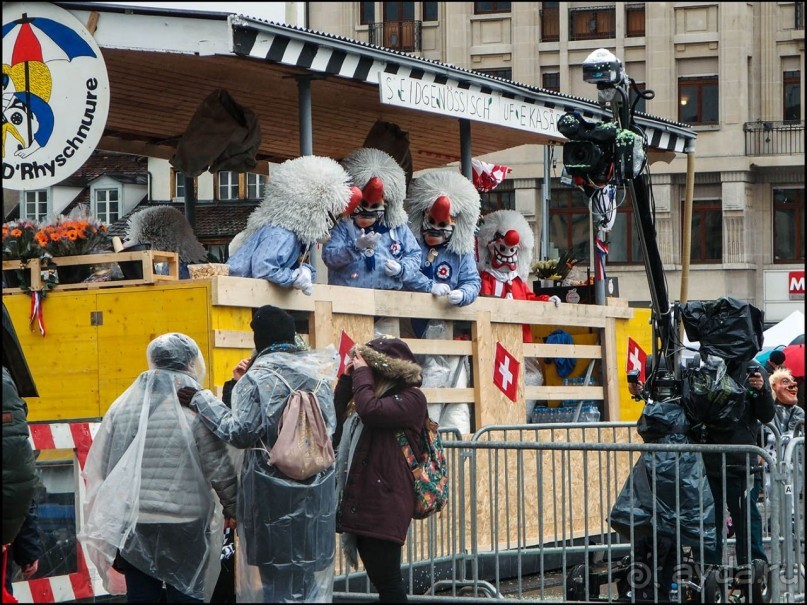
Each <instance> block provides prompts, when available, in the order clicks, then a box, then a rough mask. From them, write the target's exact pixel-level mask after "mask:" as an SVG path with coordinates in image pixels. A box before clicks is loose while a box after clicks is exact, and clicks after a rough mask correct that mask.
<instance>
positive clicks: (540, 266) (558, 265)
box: [530, 250, 580, 282]
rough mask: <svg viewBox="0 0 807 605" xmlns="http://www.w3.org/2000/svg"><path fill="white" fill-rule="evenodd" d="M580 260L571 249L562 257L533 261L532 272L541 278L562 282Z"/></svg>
mask: <svg viewBox="0 0 807 605" xmlns="http://www.w3.org/2000/svg"><path fill="white" fill-rule="evenodd" d="M579 262H580V260H579V259H576V258H574V254H573V253H572V251H571V250H569V251H568V252H564V253H563V254H561V255H560V258H550V259H547V258H545V259H544V260H537V261H534V262H533V263H532V266H531V267H530V272H531V273H534V274H535V275H536V276H537V277H538V278H539V279H541V280H549V281H552V282H562V281H563V280H564V279H566V277H567V276H568V275H569V271H571V270H572V268H573V267H574V266H575V265H576V264H577V263H579Z"/></svg>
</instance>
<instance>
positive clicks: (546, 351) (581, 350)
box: [524, 343, 602, 359]
mask: <svg viewBox="0 0 807 605" xmlns="http://www.w3.org/2000/svg"><path fill="white" fill-rule="evenodd" d="M524 356H525V357H577V358H579V359H601V358H602V347H601V346H600V345H559V344H558V345H556V344H544V343H524Z"/></svg>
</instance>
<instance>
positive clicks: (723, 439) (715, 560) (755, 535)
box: [703, 359, 776, 565]
mask: <svg viewBox="0 0 807 605" xmlns="http://www.w3.org/2000/svg"><path fill="white" fill-rule="evenodd" d="M726 366H727V370H728V375H729V376H731V378H732V379H733V380H734V381H735V382H736V383H737V384H738V385H741V386H742V387H743V388H744V389H745V396H744V399H743V401H742V402H741V405H739V406H738V414H737V415H736V416H735V417H734V418H733V419H732V420H731V421H729V422H726V423H723V424H722V425H720V426H717V425H710V426H709V427H708V429H707V430H706V438H705V443H712V444H724V445H759V444H760V431H761V428H762V423H766V422H770V421H771V420H773V418H774V416H775V415H776V411H775V408H774V404H773V396H772V395H771V388H770V384H769V383H768V374H767V372H765V370H764V369H763V368H762V367H760V366H759V364H757V362H755V361H753V360H752V361H742V360H738V359H727V360H726ZM724 456H725V457H724ZM724 460H725V466H724ZM703 463H704V465H705V466H706V475H707V477H708V479H709V487H710V488H711V490H712V495H713V496H714V500H715V525H716V526H717V529H718V531H723V530H725V518H724V513H723V508H724V507H723V505H724V499H723V496H724V490H725V506H726V507H727V508H728V510H729V514H730V515H731V521H732V524H733V526H734V530H735V532H736V537H737V562H738V564H740V565H743V564H746V563H748V562H749V559H748V554H749V550H750V554H751V559H761V560H763V561H765V562H767V560H768V557H767V556H766V554H765V550H764V548H763V546H762V517H761V515H760V513H759V508H758V507H757V504H756V503H757V500H758V498H759V492H760V490H761V488H762V476H761V472H758V471H761V468H760V466H759V460H757V458H756V456H753V457H752V456H751V455H749V454H744V453H736V452H735V453H726V454H720V453H704V454H703ZM749 473H753V475H752V476H753V487H751V488H750V489H749V487H748V484H749ZM749 518H750V525H749V527H747V528H746V519H749ZM721 535H722V534H718V539H717V545H716V548H715V550H714V551H712V552H711V553H707V557H706V562H707V563H711V564H721V563H722V560H723V540H722V538H721ZM749 542H750V544H749Z"/></svg>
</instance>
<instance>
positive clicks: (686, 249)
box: [679, 151, 695, 305]
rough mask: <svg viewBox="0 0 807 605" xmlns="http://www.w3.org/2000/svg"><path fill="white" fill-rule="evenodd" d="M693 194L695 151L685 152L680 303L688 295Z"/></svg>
mask: <svg viewBox="0 0 807 605" xmlns="http://www.w3.org/2000/svg"><path fill="white" fill-rule="evenodd" d="M694 194H695V152H694V151H688V152H687V182H686V193H685V195H684V225H683V230H684V232H683V238H682V240H683V241H682V245H681V295H680V298H679V301H680V303H681V304H682V305H683V304H684V303H686V302H687V297H688V296H689V257H690V255H691V247H692V198H693V197H694Z"/></svg>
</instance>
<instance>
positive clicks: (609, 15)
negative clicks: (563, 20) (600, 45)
mask: <svg viewBox="0 0 807 605" xmlns="http://www.w3.org/2000/svg"><path fill="white" fill-rule="evenodd" d="M598 38H616V9H615V8H613V7H606V8H596V9H590V8H585V9H583V8H570V9H569V40H595V39H598Z"/></svg>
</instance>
